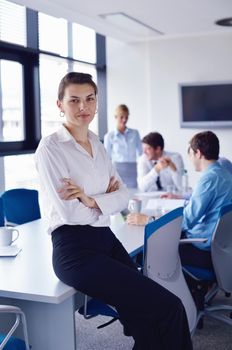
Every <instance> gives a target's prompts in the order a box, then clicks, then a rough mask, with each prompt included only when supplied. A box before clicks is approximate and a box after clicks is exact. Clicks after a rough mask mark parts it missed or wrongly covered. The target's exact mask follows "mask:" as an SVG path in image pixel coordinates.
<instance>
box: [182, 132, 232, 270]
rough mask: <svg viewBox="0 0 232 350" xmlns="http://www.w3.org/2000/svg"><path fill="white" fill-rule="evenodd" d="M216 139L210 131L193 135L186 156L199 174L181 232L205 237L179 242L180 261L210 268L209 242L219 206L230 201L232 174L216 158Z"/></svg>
mask: <svg viewBox="0 0 232 350" xmlns="http://www.w3.org/2000/svg"><path fill="white" fill-rule="evenodd" d="M218 155H219V140H218V138H217V136H216V135H215V134H214V133H213V132H211V131H206V132H201V133H198V134H196V135H195V136H193V138H192V139H191V141H190V146H189V157H190V160H191V161H192V163H193V165H194V168H195V170H196V171H200V172H202V176H201V178H200V180H199V182H198V184H197V186H196V188H195V190H194V191H193V193H192V196H191V197H190V200H189V203H188V205H187V206H186V207H185V209H184V220H183V233H184V235H185V236H186V237H188V238H196V237H200V238H207V241H206V242H205V243H195V244H185V245H181V246H180V256H181V261H182V264H189V265H192V266H200V267H205V268H211V267H212V262H211V254H210V245H211V239H212V235H213V232H214V228H215V225H216V222H217V219H218V213H219V210H220V208H221V207H222V206H223V205H225V204H228V203H230V202H232V177H231V174H230V173H229V172H228V171H227V170H226V169H225V168H224V167H222V166H221V165H220V164H219V163H218V162H217V160H218Z"/></svg>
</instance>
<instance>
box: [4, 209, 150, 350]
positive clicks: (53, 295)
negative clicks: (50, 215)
mask: <svg viewBox="0 0 232 350" xmlns="http://www.w3.org/2000/svg"><path fill="white" fill-rule="evenodd" d="M111 226H112V230H113V231H114V232H115V233H116V235H117V237H118V238H119V240H120V241H121V242H122V244H123V245H124V246H125V248H126V249H127V251H128V252H129V253H131V254H132V255H133V254H134V253H136V252H137V251H138V250H139V249H140V248H141V247H142V246H143V229H144V228H143V227H141V226H129V225H127V224H126V223H125V222H124V221H123V219H122V217H121V215H120V214H118V216H117V215H116V216H115V217H113V218H112V225H111ZM17 229H18V230H19V238H18V240H17V245H18V246H19V247H21V248H22V250H21V251H20V252H19V254H18V255H17V256H16V257H0V304H4V305H15V306H19V307H21V308H22V310H23V311H24V312H25V314H26V319H27V326H28V334H29V342H30V344H31V346H32V349H33V350H65V349H67V350H76V331H75V311H76V310H77V308H79V307H80V306H81V305H82V304H83V295H82V293H80V292H78V291H76V290H75V289H74V288H72V287H69V286H67V285H65V284H64V283H62V282H61V281H59V280H58V278H57V277H56V276H55V274H54V272H53V268H52V244H51V237H50V236H49V235H48V234H47V232H46V231H47V223H46V221H45V220H44V219H39V220H35V221H32V222H30V223H27V224H24V225H20V226H17ZM10 321H11V319H8V318H6V317H5V318H4V320H3V322H0V323H1V331H6V330H7V326H8V324H9V323H10ZM17 335H18V336H19V337H21V338H22V329H19V330H18V332H17Z"/></svg>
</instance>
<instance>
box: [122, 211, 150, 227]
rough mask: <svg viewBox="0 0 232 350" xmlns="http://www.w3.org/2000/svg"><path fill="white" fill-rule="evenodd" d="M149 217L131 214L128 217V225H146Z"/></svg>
mask: <svg viewBox="0 0 232 350" xmlns="http://www.w3.org/2000/svg"><path fill="white" fill-rule="evenodd" d="M148 220H149V216H148V215H145V214H141V213H131V214H128V215H127V218H126V223H127V224H129V225H143V226H144V225H146V224H147V223H148Z"/></svg>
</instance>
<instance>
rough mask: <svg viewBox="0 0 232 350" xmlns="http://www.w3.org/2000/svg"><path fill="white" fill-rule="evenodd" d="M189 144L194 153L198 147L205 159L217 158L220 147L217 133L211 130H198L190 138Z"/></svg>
mask: <svg viewBox="0 0 232 350" xmlns="http://www.w3.org/2000/svg"><path fill="white" fill-rule="evenodd" d="M189 145H190V146H189V147H190V148H192V150H193V152H194V153H196V152H197V150H198V149H199V150H200V151H201V153H202V154H203V155H204V157H205V159H207V160H211V159H215V160H217V159H218V155H219V149H220V146H219V140H218V137H217V135H215V134H214V133H213V132H212V131H204V132H199V133H198V134H196V135H194V136H193V137H192V139H191V140H190V142H189Z"/></svg>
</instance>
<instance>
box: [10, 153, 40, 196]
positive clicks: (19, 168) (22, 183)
mask: <svg viewBox="0 0 232 350" xmlns="http://www.w3.org/2000/svg"><path fill="white" fill-rule="evenodd" d="M4 169H5V174H4V177H5V189H6V190H9V189H11V188H18V187H24V188H34V189H39V183H38V174H37V171H36V168H35V162H34V154H26V155H17V156H10V157H4Z"/></svg>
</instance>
